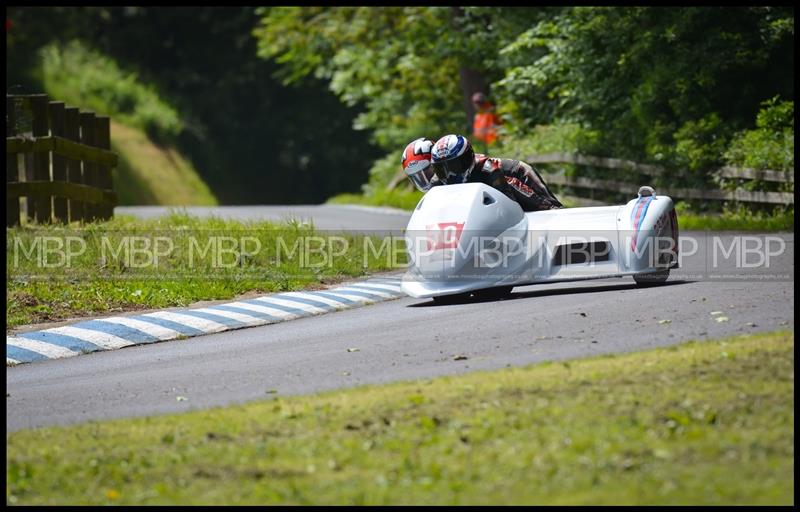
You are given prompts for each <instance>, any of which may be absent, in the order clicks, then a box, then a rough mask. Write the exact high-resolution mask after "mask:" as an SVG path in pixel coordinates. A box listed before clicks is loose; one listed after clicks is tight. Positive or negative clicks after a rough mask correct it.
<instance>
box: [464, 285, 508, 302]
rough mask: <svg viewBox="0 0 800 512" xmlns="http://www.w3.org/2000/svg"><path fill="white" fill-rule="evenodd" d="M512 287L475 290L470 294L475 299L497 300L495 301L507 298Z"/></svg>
mask: <svg viewBox="0 0 800 512" xmlns="http://www.w3.org/2000/svg"><path fill="white" fill-rule="evenodd" d="M513 289H514V287H513V286H497V287H495V288H486V289H484V290H475V291H474V292H472V295H473V296H474V297H475V298H476V299H489V300H497V299H504V298H506V297H508V295H509V294H510V293H511V290H513Z"/></svg>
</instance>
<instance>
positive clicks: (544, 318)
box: [6, 206, 794, 431]
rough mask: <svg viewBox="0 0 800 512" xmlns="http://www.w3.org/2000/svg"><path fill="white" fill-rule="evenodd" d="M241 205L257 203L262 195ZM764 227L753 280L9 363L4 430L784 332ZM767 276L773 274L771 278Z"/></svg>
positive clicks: (419, 303) (518, 298) (506, 303)
mask: <svg viewBox="0 0 800 512" xmlns="http://www.w3.org/2000/svg"><path fill="white" fill-rule="evenodd" d="M248 208H249V207H248ZM252 208H253V209H254V211H259V209H260V214H262V215H263V214H264V211H265V210H264V208H265V207H252ZM269 208H276V209H277V207H269ZM292 208H294V207H292ZM298 208H302V207H298ZM309 208H311V209H312V210H306V211H305V213H306V214H308V215H310V216H313V215H315V214H320V213H321V214H323V215H324V216H326V217H327V218H328V219H332V218H333V217H334V216H333V215H332V214H331V210H329V209H334V210H335V211H336V215H338V217H337V218H336V219H335V220H334V222H347V219H346V216H347V215H351V216H353V219H354V220H353V223H352V224H350V225H351V226H353V229H354V230H358V229H389V230H393V229H396V226H397V225H398V224H397V223H398V222H399V223H400V225H401V226H403V225H405V222H404V221H403V220H402V219H403V217H402V215H401V214H391V213H387V214H386V215H365V214H364V211H361V210H359V209H357V208H349V209H348V208H347V207H334V206H323V207H309ZM315 208H316V209H322V210H314V209H315ZM132 210H133V211H132ZM284 211H287V210H286V209H284ZM299 211H301V212H302V211H303V210H302V209H301V210H299ZM118 213H119V212H118ZM125 213H129V214H130V213H134V214H135V213H136V209H133V208H127V209H126V212H125ZM260 218H263V217H260ZM365 218H367V219H369V221H367V220H365ZM316 222H317V221H316V219H315V223H316ZM317 225H318V226H319V224H317ZM320 227H321V226H320ZM326 227H327V226H326ZM336 227H341V226H336ZM330 228H331V229H332V228H333V226H330ZM689 235H692V234H687V233H681V236H682V237H683V236H689ZM706 235H710V234H706ZM748 235H752V234H748ZM733 236H736V235H735V234H725V235H724V236H723V237H722V238H723V239H730V238H731V237H733ZM762 236H763V235H762ZM770 236H772V237H779V238H780V239H781V240H783V241H784V243H785V250H784V251H783V254H782V256H781V257H776V258H774V259H773V261H772V262H771V266H770V268H769V269H768V270H764V271H759V272H760V273H761V274H762V275H765V276H766V278H761V279H759V278H754V277H752V276H751V277H749V278H743V277H742V276H741V275H742V274H743V273H745V272H744V271H742V270H741V269H737V268H736V267H735V265H734V263H733V258H730V261H729V262H727V263H725V262H723V263H722V264H721V265H720V267H719V268H718V269H717V270H716V272H717V274H718V275H719V276H727V277H718V278H715V279H708V278H692V277H691V276H690V275H688V274H687V275H684V276H681V275H673V277H671V278H670V280H669V281H668V282H667V283H666V284H665V285H662V286H658V287H651V288H639V287H636V286H635V285H634V283H633V280H632V279H631V278H630V277H628V278H613V279H602V280H594V281H580V282H568V283H558V284H550V285H533V286H526V287H519V288H515V289H514V292H513V293H512V295H511V296H510V297H509V298H508V299H506V300H501V301H484V302H468V303H459V304H453V305H447V306H436V305H434V304H433V302H432V301H431V300H429V299H413V298H410V297H405V298H401V299H398V300H392V301H387V302H382V303H379V304H376V305H371V306H366V307H362V308H358V309H351V310H346V311H341V312H336V313H330V314H326V315H321V316H315V317H308V318H303V319H298V320H293V321H289V322H284V323H280V324H275V325H268V326H263V327H254V328H249V329H242V330H237V331H231V332H224V333H219V334H211V335H207V336H200V337H196V338H191V339H188V340H182V341H169V342H164V343H156V344H148V345H139V346H135V347H129V348H124V349H121V350H113V351H107V352H97V353H92V354H86V355H82V356H80V357H73V358H67V359H57V360H50V361H43V362H36V363H31V364H23V365H19V366H16V367H9V368H7V369H6V383H7V394H8V396H7V398H6V407H7V412H6V426H7V429H8V430H11V431H13V430H18V429H23V428H32V427H38V426H45V425H54V424H70V423H76V422H85V421H90V420H99V419H106V418H120V417H129V416H142V415H152V414H160V413H171V412H180V411H187V410H193V409H200V408H207V407H214V406H222V405H227V404H231V403H241V402H245V401H249V400H260V399H267V398H270V397H274V396H286V395H292V394H305V393H311V392H315V391H324V390H333V389H337V388H343V387H351V386H358V385H362V384H368V383H369V384H373V383H382V382H390V381H397V380H406V379H418V378H427V377H433V376H437V375H446V374H456V373H463V372H467V371H474V370H489V369H497V368H503V367H506V366H521V365H527V364H533V363H537V362H542V361H551V360H563V359H570V358H580V357H589V356H593V355H599V354H607V353H613V352H626V351H635V350H643V349H648V348H652V347H657V346H665V345H670V344H675V343H679V342H682V341H685V340H689V339H700V340H702V339H712V338H717V337H721V336H727V335H734V334H742V333H752V332H761V331H773V330H778V329H789V330H793V329H794V281H793V277H794V263H793V259H794V234H793V233H781V234H770ZM701 240H710V239H709V238H707V237H706V238H701ZM708 243H709V244H710V243H711V242H710V241H709V242H708ZM726 247H727V246H726ZM725 265H728V266H727V267H726V266H725ZM749 271H750V270H747V272H749ZM756 273H758V272H756ZM678 274H680V273H678ZM737 274H738V275H739V277H738V278H737ZM767 274H768V275H767ZM776 275H777V276H784V277H782V278H770V277H769V276H776ZM786 276H789V277H786ZM712 313H714V314H712ZM720 317H724V318H727V320H724V321H720ZM350 348H357V349H358V350H357V351H348V349H350ZM456 356H459V357H458V358H456ZM464 356H466V358H464ZM270 390H277V393H268V391H270ZM178 396H181V397H186V400H181V401H179V400H177V398H176V397H178Z"/></svg>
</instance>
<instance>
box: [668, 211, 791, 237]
mask: <svg viewBox="0 0 800 512" xmlns="http://www.w3.org/2000/svg"><path fill="white" fill-rule="evenodd" d="M678 225H679V227H680V229H685V230H702V231H706V230H709V231H770V232H772V231H794V209H792V210H789V211H786V212H774V213H771V214H753V213H749V212H743V211H732V212H723V213H721V214H716V215H714V214H693V213H678Z"/></svg>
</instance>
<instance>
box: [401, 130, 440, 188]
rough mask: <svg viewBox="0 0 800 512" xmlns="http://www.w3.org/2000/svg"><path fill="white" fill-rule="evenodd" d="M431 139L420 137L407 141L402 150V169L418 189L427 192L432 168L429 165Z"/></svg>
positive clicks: (429, 186) (431, 176)
mask: <svg viewBox="0 0 800 512" xmlns="http://www.w3.org/2000/svg"><path fill="white" fill-rule="evenodd" d="M432 147H433V141H432V140H430V139H426V138H424V137H421V138H419V139H417V140H414V141H412V142H409V143H408V145H407V146H406V149H404V150H403V170H404V171H405V172H406V176H408V179H410V180H411V182H412V183H413V184H414V186H415V187H417V188H418V189H419V190H421V191H423V192H427V191H428V189H429V188H431V179H432V178H433V168H432V167H431V148H432Z"/></svg>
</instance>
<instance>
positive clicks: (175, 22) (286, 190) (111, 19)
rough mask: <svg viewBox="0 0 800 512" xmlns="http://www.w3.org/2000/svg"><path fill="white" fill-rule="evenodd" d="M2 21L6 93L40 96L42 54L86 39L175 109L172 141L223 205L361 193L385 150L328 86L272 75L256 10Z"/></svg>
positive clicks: (49, 10) (45, 15)
mask: <svg viewBox="0 0 800 512" xmlns="http://www.w3.org/2000/svg"><path fill="white" fill-rule="evenodd" d="M7 17H8V18H9V19H10V21H11V24H12V26H11V29H10V30H9V31H7V41H8V43H9V44H8V49H7V56H8V57H9V58H8V60H7V64H6V69H7V78H6V85H7V88H12V89H11V91H10V92H41V91H42V76H41V62H42V61H41V58H40V54H39V53H38V50H39V48H41V47H43V46H45V45H47V44H48V43H51V42H53V43H55V45H56V47H61V48H66V47H67V44H68V43H69V41H72V40H79V41H81V42H82V44H83V45H84V47H86V48H87V49H89V50H91V51H96V52H99V53H101V54H103V55H105V56H107V57H108V58H109V59H111V60H113V61H114V62H116V66H117V67H118V69H119V70H120V73H121V75H120V76H131V75H133V74H135V75H136V76H137V77H138V79H139V81H140V82H142V83H145V84H147V85H148V87H149V88H150V89H151V90H153V91H157V92H158V96H159V97H160V99H161V100H162V101H163V102H164V103H166V104H168V105H171V106H172V107H174V108H175V109H176V110H177V112H178V113H179V115H180V118H181V120H182V126H183V128H184V129H183V130H182V131H181V132H180V133H179V135H178V136H177V142H178V144H179V146H180V147H181V149H182V150H183V151H184V152H185V153H186V154H188V155H189V156H190V157H191V160H192V162H193V164H194V166H195V167H196V168H197V169H198V171H199V172H200V173H201V174H202V176H203V178H204V179H205V180H206V182H207V183H208V184H209V186H211V187H212V188H213V189H214V192H215V195H216V196H217V197H218V198H219V199H220V201H221V202H223V203H228V204H231V203H234V204H236V203H239V204H242V203H261V204H264V203H298V202H304V203H311V202H321V201H324V200H325V199H326V198H328V197H330V196H331V195H333V194H336V193H339V192H345V191H356V190H358V189H359V185H360V184H361V183H362V182H364V181H365V180H366V178H367V176H368V169H369V167H370V164H371V161H372V160H373V159H374V158H376V157H377V156H378V154H379V153H378V152H377V151H376V148H375V147H374V146H373V145H372V144H370V143H369V141H368V140H365V137H364V136H363V134H360V133H358V132H355V131H354V130H353V129H352V120H353V118H354V117H355V116H356V115H357V114H358V109H357V108H351V107H347V106H346V105H343V104H341V103H340V102H339V100H338V99H337V98H336V96H334V95H333V94H332V93H330V92H329V91H328V90H327V88H326V84H325V83H324V82H322V81H319V80H314V79H312V80H308V81H306V82H304V83H303V84H302V86H300V87H285V86H283V85H282V84H281V83H280V82H279V81H278V80H276V79H274V78H273V76H272V75H273V74H274V73H275V71H276V68H277V67H278V65H277V64H274V63H271V62H265V61H264V60H263V59H259V58H258V56H257V55H256V40H255V38H254V37H253V36H252V34H251V31H252V29H253V27H254V26H255V25H256V22H257V20H258V16H257V15H256V13H255V9H253V8H251V7H191V8H188V7H13V8H9V9H8V12H7ZM106 68H107V69H110V68H108V66H106ZM86 71H87V69H84V70H83V71H82V72H84V73H85V72H86ZM75 80H78V78H75ZM17 84H21V85H22V87H21V88H19V87H14V86H15V85H17ZM117 85H118V87H117V88H118V89H124V88H126V87H127V86H126V85H125V83H124V81H123V82H119V83H118V84H117ZM104 87H107V88H109V89H110V88H113V87H114V84H108V83H106V84H105V85H104ZM95 92H98V91H95ZM106 92H107V93H108V94H109V95H111V96H116V97H119V96H120V94H117V93H124V91H120V90H118V91H116V92H114V91H106ZM123 95H124V94H123ZM354 148H357V153H358V156H357V157H354Z"/></svg>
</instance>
